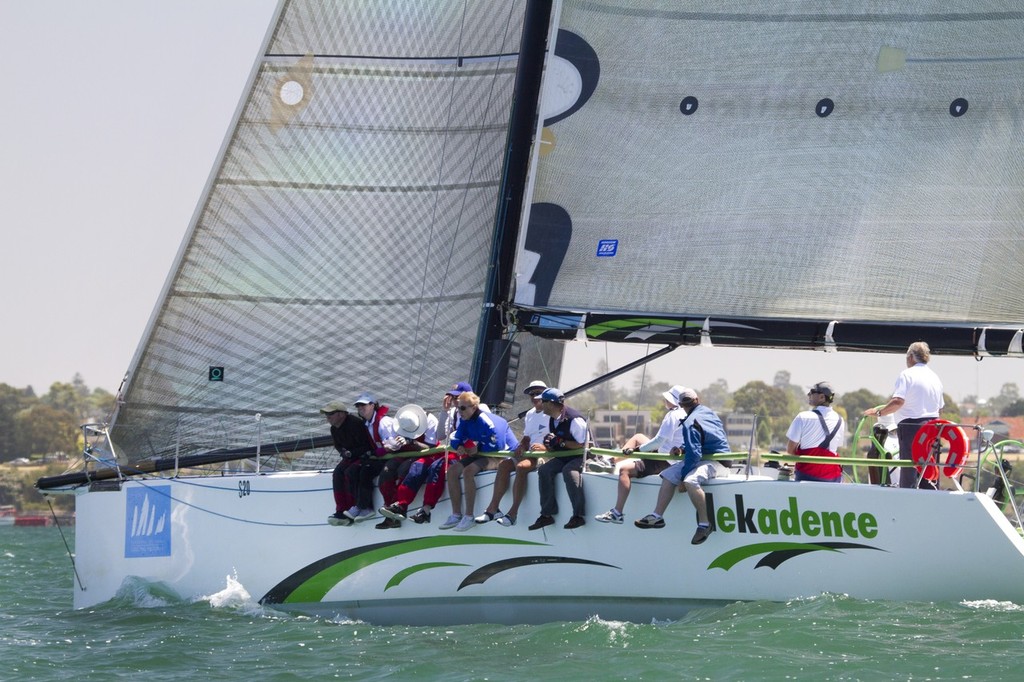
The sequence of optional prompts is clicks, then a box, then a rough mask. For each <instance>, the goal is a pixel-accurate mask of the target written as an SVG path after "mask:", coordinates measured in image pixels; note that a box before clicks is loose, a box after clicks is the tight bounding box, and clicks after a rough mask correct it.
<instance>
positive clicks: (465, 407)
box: [459, 405, 473, 411]
mask: <svg viewBox="0 0 1024 682" xmlns="http://www.w3.org/2000/svg"><path fill="white" fill-rule="evenodd" d="M472 409H473V406H472V405H459V410H460V411H461V410H472Z"/></svg>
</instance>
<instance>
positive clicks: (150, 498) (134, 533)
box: [124, 485, 171, 559]
mask: <svg viewBox="0 0 1024 682" xmlns="http://www.w3.org/2000/svg"><path fill="white" fill-rule="evenodd" d="M126 499H127V501H126V505H127V506H126V508H125V521H124V556H125V558H126V559H131V558H134V557H155V556H171V486H169V485H158V486H152V487H149V488H129V489H128V497H127V498H126Z"/></svg>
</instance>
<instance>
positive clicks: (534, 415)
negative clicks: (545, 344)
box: [476, 381, 551, 527]
mask: <svg viewBox="0 0 1024 682" xmlns="http://www.w3.org/2000/svg"><path fill="white" fill-rule="evenodd" d="M547 387H548V386H547V384H545V383H544V382H543V381H534V382H531V383H530V385H529V386H527V388H526V390H525V391H523V393H525V394H526V395H528V396H530V400H532V401H533V407H532V408H531V409H530V411H529V412H527V413H526V414H525V415H524V416H523V437H522V438H521V439H520V440H519V446H518V447H517V448H516V451H515V453H514V454H513V455H512V456H511V457H506V458H505V459H503V460H501V462H499V463H498V471H497V473H496V475H495V477H494V492H493V494H492V495H491V503H490V504H489V505H487V509H486V510H485V511H484V513H483V514H481V515H480V516H478V517H476V522H477V523H487V522H488V521H497V522H498V523H499V524H501V525H502V526H505V527H509V526H514V525H516V518H517V517H518V516H519V505H520V504H521V503H522V501H523V497H525V496H526V481H527V479H526V475H527V474H529V473H530V472H531V471H533V470H534V469H536V468H537V457H536V456H535V455H526V456H524V455H523V453H524V452H530V453H541V452H547V448H545V447H544V437H545V436H546V435H548V433H550V432H549V431H548V426H549V425H550V423H551V418H550V417H548V416H547V415H546V414H544V412H543V411H541V409H540V404H541V403H540V395H541V393H543V392H544V391H545V390H546V389H547ZM513 471H515V472H516V480H515V483H513V484H512V506H511V507H509V508H508V513H507V514H502V513H501V510H500V509H498V506H499V505H500V504H501V498H502V497H504V496H505V492H506V491H507V490H508V486H509V481H510V480H511V478H512V472H513Z"/></svg>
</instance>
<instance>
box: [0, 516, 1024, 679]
mask: <svg viewBox="0 0 1024 682" xmlns="http://www.w3.org/2000/svg"><path fill="white" fill-rule="evenodd" d="M69 541H70V538H69ZM950 551H955V549H951V550H950ZM661 568H662V570H661V573H660V576H661V577H659V578H657V579H661V580H685V577H683V576H673V574H672V567H671V566H664V567H661ZM922 570H941V567H940V566H930V567H922ZM0 578H2V579H0V679H3V680H8V679H10V680H32V679H38V680H56V679H67V678H71V679H75V680H110V679H115V678H122V679H142V678H143V677H145V679H147V680H177V679H188V678H196V679H241V678H247V679H258V680H265V679H271V680H300V679H302V680H307V679H335V678H338V679H355V680H408V679H413V678H417V679H426V680H559V681H561V680H665V679H697V680H825V679H827V680H880V679H894V680H965V679H975V680H1010V679H1013V680H1016V679H1020V677H1021V672H1020V670H1019V669H1020V668H1021V666H1022V664H1024V651H1022V649H1024V606H1018V605H1015V604H1009V603H1005V602H984V603H970V604H965V603H943V604H928V603H912V604H897V603H889V602H866V601H859V600H854V599H848V598H845V597H842V596H823V597H818V598H815V599H809V600H802V601H796V602H790V603H786V604H777V603H766V602H758V603H737V604H733V605H730V606H728V607H724V608H716V609H709V610H706V611H702V612H697V613H693V614H691V615H690V616H689V617H688V618H686V619H685V620H682V621H677V622H671V623H652V624H642V625H638V624H633V623H621V622H610V621H602V620H599V619H592V620H588V621H585V622H576V623H551V624H548V625H539V626H517V627H503V626H494V625H476V626H458V627H428V628H423V627H416V628H413V627H375V626H370V625H367V624H364V623H357V622H350V621H344V622H342V621H333V620H323V619H313V618H307V617H298V616H293V615H286V614H281V613H278V612H275V611H271V610H269V609H265V608H263V607H261V606H259V605H257V604H256V603H254V601H253V600H252V599H251V598H250V597H248V595H247V594H246V592H245V590H244V586H241V585H226V586H225V589H224V590H223V591H222V592H220V593H218V594H216V595H211V596H210V597H208V598H207V599H204V600H201V601H197V602H194V603H188V602H183V601H181V600H178V599H175V598H174V597H173V596H171V595H166V594H162V593H161V592H160V590H158V589H156V588H154V587H153V586H151V585H146V584H133V585H126V586H125V588H124V590H123V592H122V595H121V596H120V597H119V598H118V599H117V600H115V601H113V602H109V603H106V604H103V605H102V606H100V607H97V608H94V609H89V610H85V611H74V610H72V609H71V590H72V574H71V565H70V562H69V560H68V558H67V556H66V554H65V550H64V545H63V543H62V542H61V538H60V535H59V533H58V531H57V530H56V529H55V528H0ZM1022 578H1024V577H1022ZM652 579H654V578H652ZM951 579H963V580H968V579H969V577H968V576H951Z"/></svg>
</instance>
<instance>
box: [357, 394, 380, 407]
mask: <svg viewBox="0 0 1024 682" xmlns="http://www.w3.org/2000/svg"><path fill="white" fill-rule="evenodd" d="M371 403H372V404H376V403H377V398H376V397H375V396H374V395H373V394H372V393H368V392H367V391H363V392H362V393H360V394H359V397H358V398H356V401H355V402H354V403H352V404H353V405H369V404H371Z"/></svg>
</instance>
